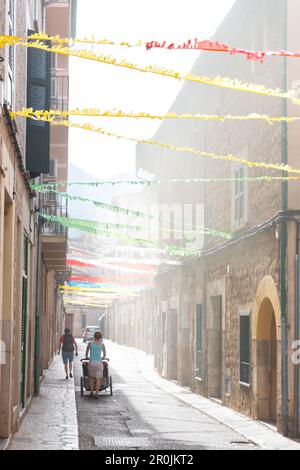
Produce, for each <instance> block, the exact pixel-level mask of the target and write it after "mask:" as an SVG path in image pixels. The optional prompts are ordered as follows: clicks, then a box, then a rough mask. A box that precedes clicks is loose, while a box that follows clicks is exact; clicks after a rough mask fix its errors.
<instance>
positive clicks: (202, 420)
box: [11, 340, 300, 451]
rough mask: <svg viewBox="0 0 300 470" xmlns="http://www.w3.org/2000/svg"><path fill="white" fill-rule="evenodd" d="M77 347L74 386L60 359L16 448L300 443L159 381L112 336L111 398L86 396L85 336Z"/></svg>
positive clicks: (146, 362) (143, 359) (295, 446)
mask: <svg viewBox="0 0 300 470" xmlns="http://www.w3.org/2000/svg"><path fill="white" fill-rule="evenodd" d="M78 345H79V358H78V359H77V360H76V361H75V388H74V382H73V380H68V381H66V380H64V371H63V365H62V363H61V358H59V357H57V358H56V359H55V361H54V363H53V365H52V372H51V373H50V376H49V375H47V376H46V380H45V385H44V387H47V383H48V382H50V384H51V385H52V387H53V392H54V393H53V394H52V396H51V395H50V396H49V393H45V394H44V393H43V389H42V394H41V397H40V398H39V403H38V404H33V406H32V409H31V410H30V411H29V414H28V416H27V417H26V418H25V421H24V423H23V425H22V427H21V430H20V432H19V433H18V434H17V435H16V436H15V438H14V440H13V442H12V445H11V450H23V449H26V450H33V449H37V448H39V449H44V450H45V449H49V448H52V449H53V448H54V449H57V450H59V449H65V450H66V449H68V448H69V449H71V448H73V449H74V450H75V449H76V448H78V449H80V450H107V451H110V450H122V449H123V450H149V449H151V450H182V449H185V450H191V451H195V450H217V449H218V450H246V449H247V450H263V449H268V450H276V449H282V450H284V449H285V450H287V449H289V450H300V443H296V442H294V441H292V440H290V439H286V438H284V437H282V436H281V435H280V434H278V433H277V432H275V431H274V430H272V429H271V428H268V427H267V426H266V425H265V424H262V423H258V422H254V421H252V420H250V419H248V418H246V417H244V416H242V415H239V414H238V413H235V412H233V411H232V410H229V409H226V408H224V407H222V406H221V405H219V404H218V403H215V402H213V401H211V400H206V399H204V398H202V397H200V396H198V395H195V394H193V393H191V392H190V391H189V390H188V389H185V388H183V387H180V386H179V385H177V384H176V383H174V382H169V381H167V380H165V379H163V378H161V377H160V376H159V375H158V374H157V373H156V372H155V371H154V369H153V366H152V358H151V357H149V356H147V355H146V354H144V353H143V352H141V351H138V350H136V349H132V348H126V347H123V346H119V345H116V344H114V343H111V342H110V341H108V342H106V347H107V353H108V356H109V358H110V366H109V370H110V374H111V376H112V379H113V395H112V396H111V395H110V393H109V391H108V392H105V391H104V392H101V395H100V399H99V400H98V401H96V400H94V399H93V398H90V397H89V394H88V393H87V394H86V395H85V396H84V397H81V395H80V376H81V372H82V370H81V362H80V358H83V357H84V356H85V348H86V345H84V344H83V343H82V341H81V340H78ZM74 395H76V405H75V400H74ZM37 407H38V408H37ZM44 416H45V419H43V417H44ZM49 417H51V418H49ZM77 420H78V422H77ZM29 436H31V438H29ZM53 436H54V438H53ZM55 436H56V437H55ZM77 436H78V441H76V438H77Z"/></svg>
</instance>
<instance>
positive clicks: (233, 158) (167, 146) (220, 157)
mask: <svg viewBox="0 0 300 470" xmlns="http://www.w3.org/2000/svg"><path fill="white" fill-rule="evenodd" d="M52 125H56V126H66V127H72V128H76V129H83V130H87V131H92V132H97V133H99V134H101V135H106V136H109V137H115V138H116V139H125V140H129V141H131V142H136V143H138V144H148V145H154V146H157V147H161V148H164V149H166V150H173V151H175V152H182V153H191V154H193V155H198V156H200V157H205V158H211V159H214V160H223V161H231V162H236V163H239V164H241V165H246V166H249V167H256V168H266V169H269V170H279V171H285V172H287V173H297V174H300V168H293V167H291V166H289V165H284V164H282V163H272V162H270V163H267V162H253V161H250V160H246V159H244V158H240V157H237V156H235V155H230V154H229V155H217V154H215V153H212V152H203V151H201V150H198V149H195V148H193V147H176V146H175V145H171V144H165V143H163V142H158V141H156V140H147V139H144V140H140V139H135V138H133V137H126V136H123V135H119V134H114V133H113V132H108V131H106V130H105V129H103V128H101V127H95V126H93V125H92V124H78V123H75V122H70V121H54V122H52Z"/></svg>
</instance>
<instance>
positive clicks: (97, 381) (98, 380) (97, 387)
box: [96, 379, 101, 397]
mask: <svg viewBox="0 0 300 470" xmlns="http://www.w3.org/2000/svg"><path fill="white" fill-rule="evenodd" d="M100 385H101V379H97V380H96V397H98V396H99V390H100Z"/></svg>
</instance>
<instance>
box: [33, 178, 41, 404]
mask: <svg viewBox="0 0 300 470" xmlns="http://www.w3.org/2000/svg"><path fill="white" fill-rule="evenodd" d="M40 183H43V176H41V177H40ZM42 207H43V194H42V193H40V194H39V207H38V211H41V210H42ZM38 215H39V212H38ZM42 224H43V221H42V219H41V217H39V218H38V230H37V270H36V311H35V346H34V395H35V396H38V395H39V393H40V377H41V316H42V295H41V292H42Z"/></svg>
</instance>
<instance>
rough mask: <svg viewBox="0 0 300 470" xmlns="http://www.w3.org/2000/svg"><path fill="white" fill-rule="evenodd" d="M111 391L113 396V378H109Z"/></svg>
mask: <svg viewBox="0 0 300 470" xmlns="http://www.w3.org/2000/svg"><path fill="white" fill-rule="evenodd" d="M109 390H110V395H112V394H113V388H112V378H111V377H109Z"/></svg>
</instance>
